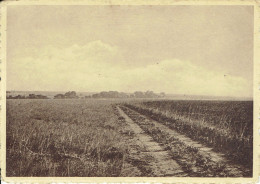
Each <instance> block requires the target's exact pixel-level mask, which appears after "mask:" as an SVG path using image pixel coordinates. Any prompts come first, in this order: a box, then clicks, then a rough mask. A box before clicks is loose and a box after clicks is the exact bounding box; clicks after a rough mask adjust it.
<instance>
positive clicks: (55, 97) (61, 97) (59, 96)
mask: <svg viewBox="0 0 260 184" xmlns="http://www.w3.org/2000/svg"><path fill="white" fill-rule="evenodd" d="M64 98H65V96H64V95H63V94H57V95H55V96H54V99H64Z"/></svg>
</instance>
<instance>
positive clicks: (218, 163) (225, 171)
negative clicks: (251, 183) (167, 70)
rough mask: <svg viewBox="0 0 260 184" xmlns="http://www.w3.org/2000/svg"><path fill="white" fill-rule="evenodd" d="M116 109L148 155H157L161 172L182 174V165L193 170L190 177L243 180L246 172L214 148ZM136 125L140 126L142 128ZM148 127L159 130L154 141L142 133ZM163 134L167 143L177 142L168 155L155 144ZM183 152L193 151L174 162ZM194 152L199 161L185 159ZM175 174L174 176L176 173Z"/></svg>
mask: <svg viewBox="0 0 260 184" xmlns="http://www.w3.org/2000/svg"><path fill="white" fill-rule="evenodd" d="M117 108H118V110H119V111H120V113H121V115H122V116H123V117H124V118H125V119H126V121H127V122H128V123H129V125H130V126H131V127H132V129H133V130H134V131H135V133H136V134H137V136H138V138H139V140H140V141H141V142H143V144H144V146H145V149H146V150H148V151H149V153H150V155H154V156H153V157H154V158H156V160H157V162H155V163H157V164H158V162H159V163H160V166H159V170H158V172H161V171H163V170H165V169H164V167H166V168H167V169H169V171H170V168H169V167H176V168H180V171H181V168H183V165H188V167H190V168H189V169H188V170H189V171H188V170H186V172H187V171H188V172H189V173H186V174H188V175H189V176H236V177H238V176H243V168H241V167H240V166H238V165H235V164H232V163H230V162H229V161H228V160H227V159H226V158H225V156H224V155H223V154H220V153H216V152H214V151H213V150H212V148H209V147H206V146H205V145H202V144H200V143H199V142H196V141H193V140H192V139H190V138H188V137H186V136H184V135H182V134H179V133H178V132H176V131H175V130H172V129H170V128H169V127H167V126H165V125H163V124H161V123H158V122H156V121H154V120H151V119H149V118H147V117H146V116H144V115H142V114H140V113H138V112H136V111H133V110H132V109H129V108H127V107H122V109H123V110H124V111H123V110H122V109H121V108H119V107H117ZM137 124H139V125H140V126H141V127H142V128H141V127H140V126H139V125H137ZM149 127H152V128H151V129H153V130H158V132H152V133H151V134H150V135H151V136H152V137H153V138H152V137H151V136H149V135H147V134H145V133H144V132H143V129H146V128H147V129H148V131H146V132H149V129H150V128H149ZM161 132H162V133H163V134H162V135H167V137H166V138H167V139H169V138H170V139H173V140H177V141H175V142H174V143H173V144H172V146H170V148H169V149H168V152H167V151H164V149H165V145H164V146H162V145H159V143H157V142H160V141H157V142H155V141H153V140H154V139H155V140H156V136H157V135H158V134H160V133H161ZM157 133H158V134H157ZM158 140H159V139H158ZM176 143H177V144H179V143H181V144H183V145H184V146H182V147H178V146H177V147H176V146H175V144H176ZM167 145H169V144H167ZM163 148H164V149H163ZM183 148H191V149H190V150H188V149H187V150H184V151H182V152H180V153H179V155H178V159H177V161H178V162H176V161H174V160H172V158H174V157H175V155H174V153H176V152H178V149H183ZM192 150H193V152H194V153H193V154H190V155H191V156H194V157H196V159H194V160H189V159H190V158H187V156H188V157H189V155H186V156H185V152H187V154H189V153H188V152H192ZM194 150H195V151H194ZM169 151H171V154H169ZM172 153H173V154H172ZM182 153H184V154H183V157H182V156H180V154H182ZM170 155H171V156H172V157H171V156H170ZM200 157H201V158H202V159H201V160H204V161H205V162H201V160H200ZM164 158H165V159H168V160H170V159H171V160H172V161H173V163H174V164H170V163H167V161H165V160H164V162H162V161H161V160H160V159H164ZM176 158H177V157H176ZM198 158H199V159H198ZM189 161H190V162H191V164H190V163H187V162H189ZM192 162H194V163H192ZM153 163H154V162H151V165H153ZM177 163H178V164H179V165H178V164H177ZM182 170H183V169H182ZM172 174H173V175H174V173H172ZM182 175H183V173H182ZM175 176H176V175H175Z"/></svg>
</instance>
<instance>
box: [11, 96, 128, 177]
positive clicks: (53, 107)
mask: <svg viewBox="0 0 260 184" xmlns="http://www.w3.org/2000/svg"><path fill="white" fill-rule="evenodd" d="M121 127H122V126H121V124H120V121H118V116H117V115H115V114H114V110H113V108H112V106H111V103H110V102H109V101H98V100H95V101H94V100H88V101H87V102H86V101H80V100H7V176H119V175H120V174H121V172H122V167H123V163H124V156H125V154H126V151H127V150H126V148H127V146H126V145H125V142H123V141H122V137H121V136H122V135H120V134H119V131H120V129H121Z"/></svg>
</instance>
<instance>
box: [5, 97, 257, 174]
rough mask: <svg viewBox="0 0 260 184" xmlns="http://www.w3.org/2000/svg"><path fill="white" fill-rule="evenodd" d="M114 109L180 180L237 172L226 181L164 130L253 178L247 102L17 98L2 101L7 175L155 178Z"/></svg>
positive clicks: (215, 166) (222, 170)
mask: <svg viewBox="0 0 260 184" xmlns="http://www.w3.org/2000/svg"><path fill="white" fill-rule="evenodd" d="M119 107H120V108H121V109H122V110H123V111H124V112H125V113H126V114H127V115H128V116H129V117H130V118H131V119H132V120H133V122H134V123H136V124H137V125H138V126H140V127H141V128H142V130H143V131H144V132H145V133H146V134H147V135H149V136H151V137H152V139H153V140H154V141H155V142H158V143H160V145H162V146H163V147H164V148H165V150H171V152H170V155H171V157H172V159H174V160H176V161H177V162H178V164H179V165H180V166H181V167H182V169H183V171H184V172H185V174H184V175H183V176H236V172H235V174H227V172H226V171H227V167H226V166H225V164H223V163H222V164H221V163H216V162H213V161H212V160H211V158H209V157H208V156H206V157H205V158H204V156H205V154H204V153H203V152H201V151H200V150H199V149H198V148H196V147H194V146H192V145H188V146H187V145H186V144H185V143H184V142H183V141H182V139H179V138H178V137H176V136H175V137H174V136H172V134H169V131H167V129H172V130H174V131H176V132H178V133H180V134H183V135H185V136H187V137H189V138H190V139H192V140H195V141H198V142H199V143H201V144H203V145H205V146H209V147H211V148H213V149H214V151H216V152H220V153H223V154H224V155H225V156H226V157H227V158H230V159H231V160H232V161H233V162H234V163H237V164H240V165H242V167H244V168H246V169H245V170H244V171H243V172H244V173H242V175H243V176H250V175H251V174H252V140H253V136H252V125H253V124H252V122H253V120H252V113H253V112H252V102H246V101H244V102H235V101H234V102H231V101H229V102H226V101H154V100H153V101H151V100H150V101H147V100H138V101H135V102H133V101H129V100H128V101H126V100H101V99H100V100H98V99H96V100H94V99H89V100H82V99H81V100H80V99H78V100H75V99H74V100H72V99H71V100H70V99H67V100H54V99H48V100H39V99H38V100H35V99H31V100H30V99H16V100H7V122H6V125H7V142H6V143H7V160H6V162H7V173H6V174H7V176H85V177H88V176H146V175H149V176H153V175H154V173H153V172H152V169H151V168H149V167H151V162H153V159H151V158H148V157H147V158H145V159H144V160H142V158H140V157H139V156H138V155H140V154H141V153H142V149H141V148H139V145H137V143H136V142H137V141H136V140H138V137H136V135H135V133H134V132H133V131H132V130H131V127H129V126H128V125H127V123H126V120H125V119H124V118H123V117H122V116H121V115H120V113H119V112H118V110H117V109H118V108H119ZM130 109H131V110H130ZM149 119H151V120H155V121H156V122H154V123H157V124H162V126H165V127H166V128H164V127H162V126H155V124H154V123H152V122H151V121H150V120H149ZM142 122H144V123H142ZM133 150H134V151H133ZM143 153H145V154H146V153H147V151H143ZM133 158H135V159H133ZM138 159H140V160H138ZM140 163H141V164H140ZM144 166H145V169H144ZM155 166H156V164H155ZM155 166H154V165H153V167H155ZM138 168H139V170H138ZM140 168H141V169H140ZM142 170H143V171H144V172H143V173H142ZM149 172H150V173H149ZM158 172H159V171H158ZM237 173H238V172H237Z"/></svg>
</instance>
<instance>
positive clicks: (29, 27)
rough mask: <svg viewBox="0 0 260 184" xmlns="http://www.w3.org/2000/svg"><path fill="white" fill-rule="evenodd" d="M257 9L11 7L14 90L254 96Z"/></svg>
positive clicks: (10, 62) (9, 41)
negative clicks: (255, 16) (254, 13)
mask: <svg viewBox="0 0 260 184" xmlns="http://www.w3.org/2000/svg"><path fill="white" fill-rule="evenodd" d="M252 75H253V8H252V7H251V6H9V7H8V9H7V90H32V91H35V90H37V91H67V90H75V91H86V92H98V91H108V90H117V91H124V92H133V91H137V90H141V91H146V90H153V91H155V92H162V91H164V92H166V93H172V94H193V95H216V96H236V97H252V87H253V81H252V80H253V76H252Z"/></svg>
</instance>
